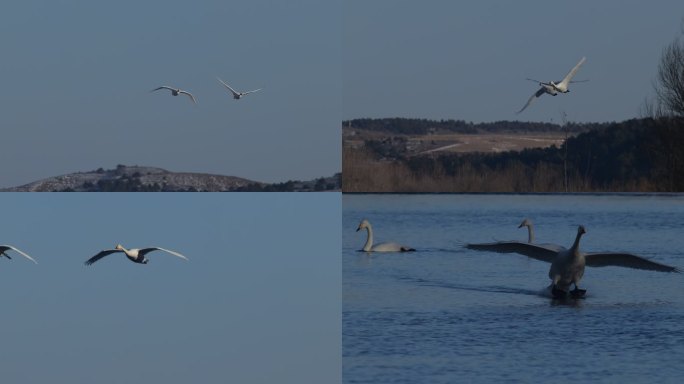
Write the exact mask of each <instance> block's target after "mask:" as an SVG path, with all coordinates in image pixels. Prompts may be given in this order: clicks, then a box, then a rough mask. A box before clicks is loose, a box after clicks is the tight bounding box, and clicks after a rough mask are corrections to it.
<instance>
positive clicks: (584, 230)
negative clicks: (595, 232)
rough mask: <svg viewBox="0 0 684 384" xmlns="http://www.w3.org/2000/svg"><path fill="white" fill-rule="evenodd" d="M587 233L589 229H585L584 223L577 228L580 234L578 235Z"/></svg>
mask: <svg viewBox="0 0 684 384" xmlns="http://www.w3.org/2000/svg"><path fill="white" fill-rule="evenodd" d="M585 233H587V230H586V229H584V225H580V226H579V227H578V228H577V234H578V235H584V234H585Z"/></svg>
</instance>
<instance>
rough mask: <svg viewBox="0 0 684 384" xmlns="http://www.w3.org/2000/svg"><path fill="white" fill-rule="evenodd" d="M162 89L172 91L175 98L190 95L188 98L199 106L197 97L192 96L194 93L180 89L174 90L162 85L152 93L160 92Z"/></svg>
mask: <svg viewBox="0 0 684 384" xmlns="http://www.w3.org/2000/svg"><path fill="white" fill-rule="evenodd" d="M160 89H168V90H169V91H171V94H172V95H173V96H178V95H179V94H183V95H188V97H189V98H190V99H191V100H192V102H193V103H195V104H197V100H195V97H194V96H193V95H192V93H190V92H188V91H184V90H182V89H180V88H173V87H169V86H166V85H162V86H161V87H159V88H155V89H153V90H151V91H150V92H154V91H158V90H160Z"/></svg>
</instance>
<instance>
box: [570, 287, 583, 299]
mask: <svg viewBox="0 0 684 384" xmlns="http://www.w3.org/2000/svg"><path fill="white" fill-rule="evenodd" d="M586 293H587V290H586V289H579V288H577V287H575V289H573V290H572V291H570V296H571V297H572V298H573V299H581V298H584V294H586Z"/></svg>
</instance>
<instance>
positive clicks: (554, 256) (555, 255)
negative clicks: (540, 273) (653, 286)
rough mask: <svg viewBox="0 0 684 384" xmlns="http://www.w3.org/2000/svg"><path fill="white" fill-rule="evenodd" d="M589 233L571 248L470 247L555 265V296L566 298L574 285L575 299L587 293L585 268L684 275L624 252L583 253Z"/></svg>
mask: <svg viewBox="0 0 684 384" xmlns="http://www.w3.org/2000/svg"><path fill="white" fill-rule="evenodd" d="M585 233H586V230H585V229H584V226H582V225H580V226H579V227H578V228H577V237H576V238H575V242H574V243H573V244H572V247H570V249H565V248H562V247H561V248H562V249H560V250H553V249H550V248H548V247H546V246H543V245H539V244H530V243H520V242H517V243H514V242H509V243H490V244H468V245H466V247H467V248H469V249H474V250H478V251H492V252H499V253H519V254H521V255H525V256H529V257H531V258H533V259H537V260H541V261H546V262H549V263H551V268H550V269H549V278H550V279H551V280H552V282H551V286H550V288H551V292H552V294H553V296H554V297H557V298H559V297H565V295H566V294H567V293H568V290H569V288H570V286H571V285H574V287H575V289H574V290H573V291H571V292H570V293H571V295H572V296H573V297H582V296H583V295H584V294H585V293H586V290H584V289H579V282H580V280H581V279H582V276H583V275H584V267H585V266H590V267H607V266H616V267H627V268H635V269H645V270H650V271H658V272H680V270H679V269H677V268H675V267H671V266H669V265H665V264H660V263H656V262H655V261H651V260H648V259H645V258H643V257H640V256H636V255H633V254H631V253H622V252H592V253H583V252H580V250H579V242H580V238H581V237H582V235H583V234H585Z"/></svg>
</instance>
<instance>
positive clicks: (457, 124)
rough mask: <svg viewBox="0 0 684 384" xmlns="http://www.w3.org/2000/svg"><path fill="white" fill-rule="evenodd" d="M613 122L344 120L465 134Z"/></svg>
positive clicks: (585, 127) (577, 128) (574, 128)
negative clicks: (561, 123)
mask: <svg viewBox="0 0 684 384" xmlns="http://www.w3.org/2000/svg"><path fill="white" fill-rule="evenodd" d="M609 124H611V123H570V122H569V123H567V124H565V125H563V126H561V125H559V124H553V123H537V122H523V121H507V120H504V121H495V122H488V123H472V122H466V121H464V120H428V119H407V118H401V117H395V118H383V119H353V120H346V121H343V122H342V126H343V127H351V128H356V129H363V130H368V131H376V132H384V133H390V134H397V135H399V134H401V135H425V134H428V133H432V132H445V133H447V132H452V133H463V134H475V133H497V132H558V131H560V130H561V128H563V129H567V131H568V132H571V133H580V132H586V131H590V130H594V129H600V128H604V127H606V126H608V125H609Z"/></svg>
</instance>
